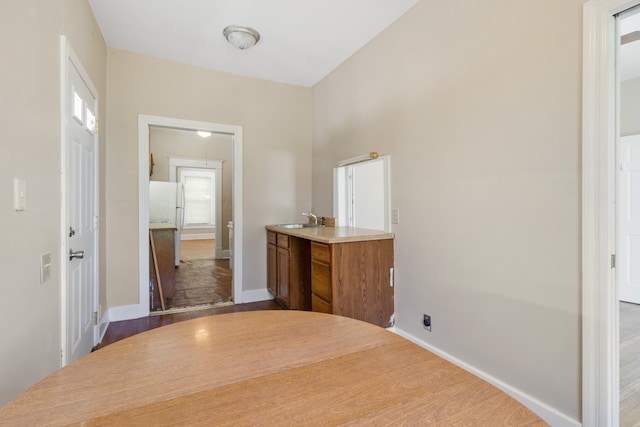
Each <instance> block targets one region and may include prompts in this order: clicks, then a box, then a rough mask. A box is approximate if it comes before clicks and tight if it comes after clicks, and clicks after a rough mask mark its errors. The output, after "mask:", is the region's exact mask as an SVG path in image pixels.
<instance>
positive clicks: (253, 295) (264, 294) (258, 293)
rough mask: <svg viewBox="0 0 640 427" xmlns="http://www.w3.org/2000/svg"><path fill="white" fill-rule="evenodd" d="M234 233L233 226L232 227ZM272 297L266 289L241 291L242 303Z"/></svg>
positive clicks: (265, 299)
mask: <svg viewBox="0 0 640 427" xmlns="http://www.w3.org/2000/svg"><path fill="white" fill-rule="evenodd" d="M233 231H234V233H235V228H234V229H233ZM272 299H273V295H272V294H271V292H269V291H268V290H267V289H256V290H253V291H244V292H243V293H242V300H243V302H244V303H250V302H258V301H269V300H272Z"/></svg>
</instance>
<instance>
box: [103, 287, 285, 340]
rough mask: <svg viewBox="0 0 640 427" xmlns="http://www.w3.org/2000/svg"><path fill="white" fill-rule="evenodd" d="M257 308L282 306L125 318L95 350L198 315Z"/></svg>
mask: <svg viewBox="0 0 640 427" xmlns="http://www.w3.org/2000/svg"><path fill="white" fill-rule="evenodd" d="M256 310H282V307H281V306H280V305H278V304H277V303H276V302H275V301H273V300H271V301H260V302H253V303H249V304H235V305H227V306H223V307H216V308H207V309H203V310H194V311H187V312H183V313H173V314H160V315H156V316H149V317H142V318H140V319H133V320H123V321H120V322H112V323H110V324H109V327H108V328H107V332H106V333H105V334H104V337H103V338H102V342H100V344H98V345H97V346H96V347H95V348H94V351H95V350H97V349H100V348H102V347H106V346H107V345H109V344H113V343H114V342H116V341H120V340H122V339H125V338H128V337H130V336H133V335H136V334H139V333H141V332H145V331H149V330H151V329H155V328H159V327H160V326H165V325H170V324H172V323H176V322H181V321H183V320H189V319H195V318H197V317H203V316H211V315H215V314H224V313H235V312H239V311H256Z"/></svg>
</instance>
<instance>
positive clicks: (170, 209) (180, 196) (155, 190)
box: [149, 181, 184, 267]
mask: <svg viewBox="0 0 640 427" xmlns="http://www.w3.org/2000/svg"><path fill="white" fill-rule="evenodd" d="M149 223H152V224H153V223H170V224H173V225H175V226H176V228H177V231H176V234H175V246H176V247H175V254H176V258H175V265H176V267H177V266H179V265H180V235H181V233H182V227H183V226H184V192H183V191H182V188H181V185H179V184H178V183H175V182H161V181H150V182H149Z"/></svg>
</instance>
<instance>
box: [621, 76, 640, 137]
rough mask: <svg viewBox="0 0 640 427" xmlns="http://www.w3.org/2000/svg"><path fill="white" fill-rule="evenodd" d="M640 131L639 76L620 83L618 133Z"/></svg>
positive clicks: (624, 133)
mask: <svg viewBox="0 0 640 427" xmlns="http://www.w3.org/2000/svg"><path fill="white" fill-rule="evenodd" d="M639 133H640V78H637V79H631V80H627V81H625V82H622V83H621V84H620V135H622V136H626V135H636V134H639Z"/></svg>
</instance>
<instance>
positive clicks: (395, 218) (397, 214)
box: [391, 208, 400, 224]
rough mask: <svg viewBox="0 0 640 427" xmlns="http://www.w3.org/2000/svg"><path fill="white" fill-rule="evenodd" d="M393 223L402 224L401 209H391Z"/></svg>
mask: <svg viewBox="0 0 640 427" xmlns="http://www.w3.org/2000/svg"><path fill="white" fill-rule="evenodd" d="M391 222H392V223H393V224H399V223H400V209H398V208H393V209H391Z"/></svg>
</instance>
